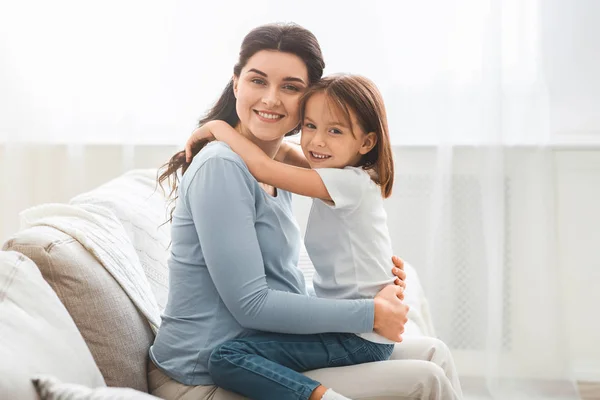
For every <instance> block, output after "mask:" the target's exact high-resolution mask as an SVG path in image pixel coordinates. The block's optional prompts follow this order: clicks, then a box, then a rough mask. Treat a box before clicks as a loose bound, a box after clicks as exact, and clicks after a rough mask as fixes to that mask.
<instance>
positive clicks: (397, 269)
mask: <svg viewBox="0 0 600 400" xmlns="http://www.w3.org/2000/svg"><path fill="white" fill-rule="evenodd" d="M392 262H393V263H394V267H393V268H392V274H394V275H395V276H396V279H395V280H394V284H395V285H397V286H399V287H401V288H402V295H401V296H400V299H401V300H404V290H405V289H406V272H404V261H402V260H401V259H400V257H397V256H393V257H392Z"/></svg>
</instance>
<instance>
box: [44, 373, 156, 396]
mask: <svg viewBox="0 0 600 400" xmlns="http://www.w3.org/2000/svg"><path fill="white" fill-rule="evenodd" d="M32 382H33V385H34V386H35V389H36V390H37V392H38V394H39V395H40V400H61V399H65V400H67V399H68V400H153V399H154V400H158V397H155V396H152V395H149V394H148V393H144V392H140V391H138V390H134V389H131V388H113V387H110V388H107V387H102V388H93V389H92V388H88V387H86V386H83V385H78V384H75V383H63V382H61V381H60V380H58V379H57V378H55V377H53V376H50V375H39V376H36V377H35V378H34V379H32Z"/></svg>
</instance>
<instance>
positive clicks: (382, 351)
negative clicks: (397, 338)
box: [365, 341, 394, 361]
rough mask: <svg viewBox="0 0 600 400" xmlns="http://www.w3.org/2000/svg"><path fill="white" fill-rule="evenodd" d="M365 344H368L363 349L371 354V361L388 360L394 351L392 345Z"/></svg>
mask: <svg viewBox="0 0 600 400" xmlns="http://www.w3.org/2000/svg"><path fill="white" fill-rule="evenodd" d="M366 342H368V343H367V345H366V346H365V347H366V349H367V351H368V352H370V353H371V357H372V358H373V361H385V360H388V359H389V358H390V356H391V355H392V352H393V351H394V345H393V344H383V343H374V342H369V341H366Z"/></svg>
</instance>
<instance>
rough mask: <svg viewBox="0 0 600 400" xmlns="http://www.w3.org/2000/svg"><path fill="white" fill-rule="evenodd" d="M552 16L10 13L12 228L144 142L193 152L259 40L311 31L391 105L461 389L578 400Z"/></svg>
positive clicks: (397, 220) (8, 185) (5, 80)
mask: <svg viewBox="0 0 600 400" xmlns="http://www.w3.org/2000/svg"><path fill="white" fill-rule="evenodd" d="M542 4H543V3H542V2H541V0H539V1H536V0H428V1H420V2H415V1H408V0H401V1H394V2H392V1H386V0H372V1H369V2H367V3H361V4H353V3H348V2H346V1H317V0H311V1H303V2H297V3H296V2H294V3H288V2H283V1H281V0H279V1H268V0H256V1H252V2H242V1H239V2H238V1H228V0H221V1H217V2H192V1H189V2H153V1H103V2H81V1H54V2H42V1H21V2H13V3H10V4H9V3H4V4H2V6H1V9H0V34H1V38H2V39H1V41H0V56H1V57H2V62H1V63H0V73H1V74H2V75H1V76H0V92H1V93H0V107H1V108H2V111H3V112H2V113H0V146H2V152H0V154H1V155H2V156H1V157H2V158H0V168H2V170H3V182H2V200H3V204H9V205H10V206H9V207H5V208H4V209H3V212H4V217H6V219H11V218H12V219H14V218H13V216H14V215H13V214H14V213H13V212H12V211H14V210H15V209H17V208H18V207H19V206H26V205H30V204H33V203H35V202H36V201H38V200H42V199H43V200H46V199H48V198H52V199H53V197H52V196H51V195H48V193H52V192H53V191H56V190H59V189H57V187H58V188H62V189H60V190H62V191H63V192H64V196H63V197H67V194H68V195H69V196H70V195H72V194H75V193H76V192H77V191H80V190H82V189H86V188H89V187H91V186H93V184H96V183H100V182H98V181H100V179H99V178H98V177H100V176H105V175H116V174H118V173H120V172H121V171H123V170H126V169H128V168H132V167H135V166H140V165H141V164H140V162H139V159H138V158H139V157H138V156H139V151H140V150H139V146H141V145H159V144H169V145H173V144H176V145H181V144H182V143H184V141H185V138H186V137H187V135H188V133H189V132H190V130H191V129H192V128H193V126H194V125H195V123H196V121H197V119H198V117H199V116H200V115H201V114H202V112H203V111H204V110H205V109H206V108H207V107H208V106H209V105H210V104H211V103H212V102H213V101H214V100H215V98H216V96H217V95H218V94H219V93H220V91H221V90H222V88H223V87H224V85H225V83H226V81H227V80H228V79H229V77H230V74H231V70H232V66H233V64H234V62H235V60H236V55H237V51H238V49H239V45H240V43H241V39H242V37H243V35H244V34H245V33H247V32H248V31H249V30H250V29H251V28H253V27H255V26H257V25H260V24H262V23H267V22H273V21H295V22H297V23H299V24H301V25H303V26H305V27H307V28H309V29H311V30H312V31H313V32H314V33H315V35H316V36H317V37H318V38H319V40H320V42H321V45H322V47H323V51H324V54H325V58H326V63H327V68H326V73H333V72H353V73H360V74H363V75H365V76H368V77H370V78H372V79H373V80H374V81H375V83H377V85H378V86H379V87H380V89H381V91H382V92H383V95H384V98H385V100H386V105H387V109H388V115H389V119H390V128H391V131H392V139H393V142H394V143H395V144H397V145H398V147H397V148H396V149H395V152H396V156H397V157H396V162H397V171H398V177H397V181H396V182H397V183H396V185H395V189H394V195H393V197H392V199H391V200H389V201H388V202H387V207H388V211H389V217H390V229H391V231H392V235H393V240H394V247H395V251H396V252H397V253H398V254H399V255H402V256H404V257H406V258H407V259H408V260H409V261H410V262H411V263H412V264H413V265H414V266H415V268H416V269H417V270H418V271H419V273H420V276H421V279H422V281H423V284H424V286H425V290H426V292H427V294H428V298H429V301H430V303H431V307H432V312H433V317H434V324H435V326H436V330H437V334H438V335H439V336H440V337H441V338H442V339H443V340H444V341H446V342H447V343H448V344H449V345H450V346H451V348H452V349H453V352H454V354H455V356H456V358H457V364H458V366H459V369H460V372H461V374H462V376H463V381H464V385H465V392H466V393H467V394H469V396H470V397H472V398H493V399H502V400H504V399H528V400H529V399H546V398H547V399H576V398H578V395H577V393H576V390H575V389H574V383H573V381H572V380H571V378H570V363H571V360H570V359H569V355H568V352H567V348H566V347H567V346H566V345H565V343H567V342H568V339H569V338H567V337H566V335H565V331H564V323H565V313H566V310H565V309H564V308H563V306H562V304H563V299H562V298H561V297H560V296H561V295H560V293H561V292H560V291H559V290H557V288H558V287H559V286H560V280H559V274H558V271H557V269H558V259H559V257H558V254H557V252H556V248H557V246H556V243H555V241H556V237H557V231H556V221H555V215H556V202H555V197H556V196H555V189H556V187H555V181H554V180H555V174H554V168H555V165H554V155H553V152H552V149H551V148H550V147H549V146H548V144H549V143H551V139H552V138H551V135H550V129H549V124H550V119H549V114H550V112H549V97H548V93H547V86H546V82H545V78H544V71H543V63H542V62H541V61H542V59H541V57H542V53H541V49H542V47H541V44H542V39H543V35H542V33H543V32H544V30H543V28H544V21H543V18H542V14H543V13H541V12H540V7H541V5H542ZM50 144H53V146H54V147H52V149H53V150H52V151H51V152H49V151H48V150H47V149H48V148H49V147H45V146H50ZM100 145H107V146H108V150H107V148H103V147H102V146H100ZM109 145H110V146H113V147H110V146H109ZM115 145H117V146H120V147H117V148H115V147H114V146H115ZM57 146H58V147H57ZM103 149H104V150H103ZM172 150H173V149H172V148H168V149H167V150H160V151H158V152H155V153H154V156H153V157H154V158H152V157H150V156H148V157H146V158H145V159H146V160H150V159H152V160H157V159H161V160H162V158H164V156H165V155H166V154H169V152H171V151H172ZM145 151H148V150H147V149H146V150H145ZM158 154H160V157H162V158H159V157H158ZM142 164H143V163H142ZM144 166H148V165H144ZM107 171H108V172H107ZM26 179H29V182H30V183H29V184H24V183H23V182H24V181H25V180H26ZM53 179H54V180H55V182H54V183H52V182H53V181H52V180H53ZM32 181H33V184H32V183H31V182H32ZM43 190H45V191H46V192H47V193H46V194H47V195H46V196H42V195H40V191H43ZM59 197H60V196H59ZM58 200H65V199H62V198H59V199H58ZM11 210H12V211H11ZM9 214H10V215H9ZM6 219H5V220H6ZM399 380H400V377H399Z"/></svg>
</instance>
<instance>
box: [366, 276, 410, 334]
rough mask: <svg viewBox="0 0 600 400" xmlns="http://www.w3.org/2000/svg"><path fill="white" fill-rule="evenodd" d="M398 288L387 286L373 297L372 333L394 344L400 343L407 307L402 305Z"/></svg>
mask: <svg viewBox="0 0 600 400" xmlns="http://www.w3.org/2000/svg"><path fill="white" fill-rule="evenodd" d="M402 292H403V289H402V288H401V287H400V286H395V285H388V286H386V287H384V288H383V289H382V290H381V291H380V292H379V293H377V296H375V299H374V301H375V319H374V321H373V331H375V332H376V333H378V334H379V335H381V336H383V337H385V338H386V339H389V340H392V341H394V342H401V341H402V333H404V324H406V321H408V318H407V316H406V315H407V314H408V309H409V307H408V306H407V305H405V304H404V303H402V300H400V296H401V295H402Z"/></svg>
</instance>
